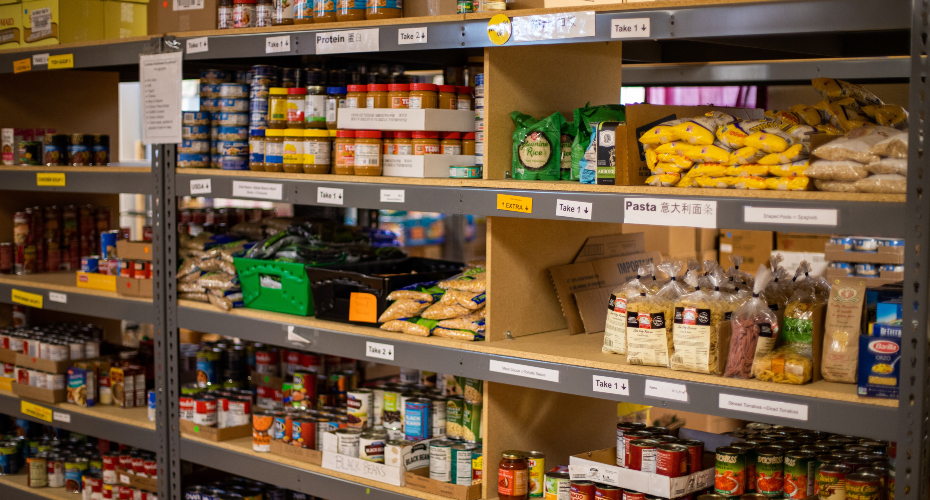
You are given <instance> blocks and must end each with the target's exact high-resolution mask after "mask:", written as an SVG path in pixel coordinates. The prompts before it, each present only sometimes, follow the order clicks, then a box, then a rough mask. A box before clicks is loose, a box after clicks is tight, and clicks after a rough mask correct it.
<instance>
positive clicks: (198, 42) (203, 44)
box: [187, 36, 210, 54]
mask: <svg viewBox="0 0 930 500" xmlns="http://www.w3.org/2000/svg"><path fill="white" fill-rule="evenodd" d="M209 40H210V39H209V38H207V37H205V36H202V37H200V38H191V39H190V40H188V41H187V53H188V54H196V53H198V52H207V51H208V50H210V42H209Z"/></svg>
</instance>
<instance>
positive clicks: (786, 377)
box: [752, 345, 814, 385]
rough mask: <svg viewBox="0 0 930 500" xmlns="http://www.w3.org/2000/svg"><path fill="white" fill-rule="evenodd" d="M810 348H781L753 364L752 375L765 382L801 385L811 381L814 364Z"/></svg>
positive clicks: (788, 346) (794, 346) (795, 346)
mask: <svg viewBox="0 0 930 500" xmlns="http://www.w3.org/2000/svg"><path fill="white" fill-rule="evenodd" d="M812 359H813V353H812V350H811V348H810V347H809V346H803V345H786V346H781V347H779V348H777V349H775V350H774V351H772V352H770V353H768V354H767V355H765V356H763V357H761V358H758V359H756V360H755V361H754V362H753V363H752V374H753V376H754V377H756V378H757V379H759V380H761V381H763V382H775V383H776V384H795V385H801V384H806V383H808V382H810V381H811V377H812V376H813V367H814V364H813V362H812V361H811V360H812Z"/></svg>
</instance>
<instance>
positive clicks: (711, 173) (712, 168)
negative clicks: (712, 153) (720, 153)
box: [685, 163, 728, 177]
mask: <svg viewBox="0 0 930 500" xmlns="http://www.w3.org/2000/svg"><path fill="white" fill-rule="evenodd" d="M727 168H728V167H727V166H726V165H721V164H719V163H702V164H700V165H696V166H694V167H692V168H691V170H688V173H687V174H685V176H686V177H723V176H724V175H727Z"/></svg>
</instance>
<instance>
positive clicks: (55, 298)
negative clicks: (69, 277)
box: [48, 292, 68, 304]
mask: <svg viewBox="0 0 930 500" xmlns="http://www.w3.org/2000/svg"><path fill="white" fill-rule="evenodd" d="M48 301H49V302H58V303H59V304H67V303H68V294H66V293H61V292H48Z"/></svg>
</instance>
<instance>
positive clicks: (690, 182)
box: [675, 177, 698, 188]
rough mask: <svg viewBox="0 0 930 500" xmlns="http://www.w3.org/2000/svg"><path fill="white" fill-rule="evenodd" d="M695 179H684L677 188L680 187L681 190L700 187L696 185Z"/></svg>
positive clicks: (676, 185)
mask: <svg viewBox="0 0 930 500" xmlns="http://www.w3.org/2000/svg"><path fill="white" fill-rule="evenodd" d="M694 179H695V177H682V178H681V180H680V181H678V184H675V187H679V188H690V187H698V186H697V185H696V184H695V183H694Z"/></svg>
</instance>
